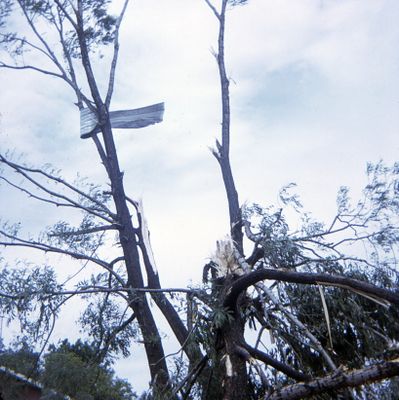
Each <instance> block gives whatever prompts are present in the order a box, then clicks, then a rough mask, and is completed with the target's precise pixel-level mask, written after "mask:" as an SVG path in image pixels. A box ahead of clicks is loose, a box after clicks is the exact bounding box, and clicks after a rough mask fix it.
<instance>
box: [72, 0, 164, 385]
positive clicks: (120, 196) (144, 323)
mask: <svg viewBox="0 0 399 400" xmlns="http://www.w3.org/2000/svg"><path fill="white" fill-rule="evenodd" d="M78 5H79V10H78V16H77V21H78V24H77V25H78V32H77V33H78V38H79V45H80V49H81V56H82V64H83V67H84V69H85V72H86V77H87V80H88V84H89V87H90V91H91V94H92V96H93V99H94V103H95V106H96V110H97V117H98V121H99V124H100V127H101V132H102V135H103V140H104V147H105V153H106V157H107V168H106V169H107V173H108V176H109V180H110V182H111V192H112V197H113V200H114V204H115V208H116V215H117V221H116V222H117V223H118V224H119V225H120V228H119V238H120V244H121V246H122V250H123V254H124V258H125V265H126V270H127V275H128V282H127V284H128V286H129V287H131V288H132V289H134V288H140V289H141V288H144V281H143V275H142V272H141V265H140V256H139V250H138V243H137V239H136V233H135V229H134V227H133V224H132V220H131V216H130V211H129V208H128V205H127V200H126V194H125V190H124V185H123V173H122V172H121V170H120V167H119V161H118V155H117V152H116V147H115V143H114V139H113V134H112V128H111V123H110V119H109V112H108V109H107V107H106V105H105V104H104V102H103V101H102V99H101V95H100V93H99V90H98V87H97V84H96V80H95V77H94V74H93V71H92V68H91V63H90V58H89V53H88V49H87V45H86V41H85V35H84V29H83V15H82V9H81V1H79V2H78ZM129 300H130V306H131V308H132V310H133V312H134V313H135V315H136V317H137V322H138V324H139V327H140V330H141V333H142V335H143V341H144V347H145V351H146V355H147V360H148V366H149V369H150V373H151V381H152V384H153V385H155V387H159V388H160V389H161V390H162V388H165V387H167V385H168V380H169V374H168V368H167V365H166V361H165V353H164V350H163V346H162V341H161V337H160V335H159V332H158V327H157V325H156V323H155V320H154V318H153V315H152V312H151V309H150V307H149V304H148V301H147V298H146V295H145V293H141V292H140V293H138V292H135V293H130V294H129Z"/></svg>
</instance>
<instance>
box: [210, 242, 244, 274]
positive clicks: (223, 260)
mask: <svg viewBox="0 0 399 400" xmlns="http://www.w3.org/2000/svg"><path fill="white" fill-rule="evenodd" d="M235 253H236V252H235V247H234V242H233V240H232V239H231V237H229V236H226V238H225V239H223V240H218V241H217V242H216V252H215V253H214V254H213V255H212V257H211V260H212V261H213V262H214V263H215V265H216V270H217V277H218V278H221V277H224V276H227V275H232V274H234V275H243V274H244V271H243V270H242V268H241V266H240V263H239V262H238V261H237V258H236V255H235Z"/></svg>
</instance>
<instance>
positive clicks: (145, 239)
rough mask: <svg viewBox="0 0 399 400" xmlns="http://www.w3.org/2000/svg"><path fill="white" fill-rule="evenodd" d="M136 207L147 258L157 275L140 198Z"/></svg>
mask: <svg viewBox="0 0 399 400" xmlns="http://www.w3.org/2000/svg"><path fill="white" fill-rule="evenodd" d="M137 209H138V212H139V214H140V217H141V224H140V229H141V236H142V238H143V244H144V248H145V251H146V253H147V256H148V259H149V261H150V264H151V268H152V270H153V271H154V274H155V275H158V271H157V266H156V263H155V258H154V253H153V251H152V247H151V242H150V232H149V230H148V225H147V220H146V218H145V216H144V208H143V200H142V199H140V200H139V202H138V204H137Z"/></svg>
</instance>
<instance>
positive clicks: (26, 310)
mask: <svg viewBox="0 0 399 400" xmlns="http://www.w3.org/2000/svg"><path fill="white" fill-rule="evenodd" d="M61 289H62V285H60V284H58V282H57V277H56V274H55V272H54V270H53V269H52V268H51V267H49V266H44V267H31V268H29V267H27V266H26V265H25V264H24V265H23V267H20V268H11V267H10V266H8V265H5V266H4V268H3V269H2V270H1V271H0V290H1V291H2V292H3V293H13V294H14V296H1V297H0V308H1V310H2V312H3V315H5V316H7V318H8V321H11V320H13V319H15V318H17V319H18V320H19V323H20V326H21V331H22V332H23V333H24V334H26V335H27V337H29V338H30V340H32V341H33V342H34V341H37V340H41V339H43V338H46V337H47V333H48V332H49V331H51V326H52V324H53V322H54V319H55V318H56V316H57V315H58V313H59V311H60V306H61V305H62V303H63V301H64V296H61V295H57V296H54V293H57V292H59V291H61Z"/></svg>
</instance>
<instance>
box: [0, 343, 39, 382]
mask: <svg viewBox="0 0 399 400" xmlns="http://www.w3.org/2000/svg"><path fill="white" fill-rule="evenodd" d="M0 366H4V367H7V368H9V369H11V370H13V371H16V372H19V373H21V374H23V375H24V376H26V377H27V378H32V379H34V380H37V379H38V378H39V376H40V373H41V372H42V368H41V363H40V362H39V354H38V353H35V352H33V351H32V350H31V348H30V347H29V345H28V344H27V343H26V342H22V343H20V344H18V345H17V346H16V348H14V349H13V348H8V349H2V350H1V351H0Z"/></svg>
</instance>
